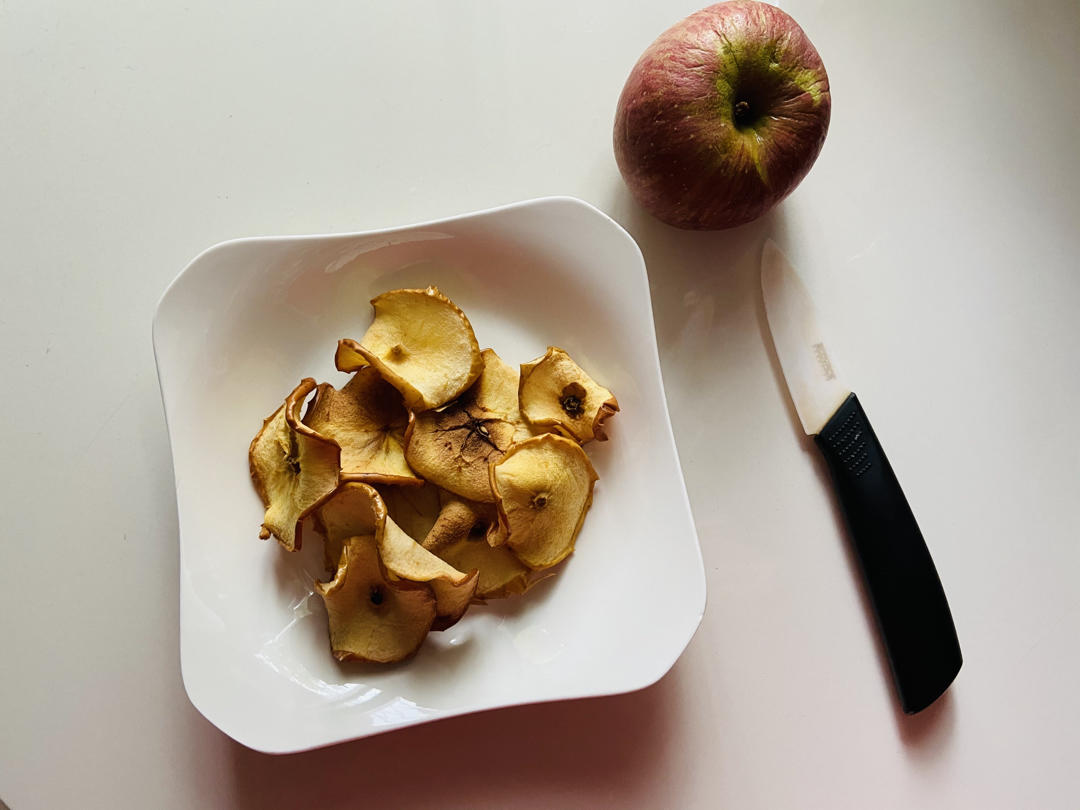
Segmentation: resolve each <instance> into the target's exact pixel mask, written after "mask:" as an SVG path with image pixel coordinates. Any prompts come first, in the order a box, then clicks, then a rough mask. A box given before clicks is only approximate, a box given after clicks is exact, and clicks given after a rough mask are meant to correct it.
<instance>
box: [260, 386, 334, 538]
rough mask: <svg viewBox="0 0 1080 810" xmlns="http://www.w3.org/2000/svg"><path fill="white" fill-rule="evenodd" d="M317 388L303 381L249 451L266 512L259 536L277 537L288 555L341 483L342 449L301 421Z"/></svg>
mask: <svg viewBox="0 0 1080 810" xmlns="http://www.w3.org/2000/svg"><path fill="white" fill-rule="evenodd" d="M314 389H315V381H314V380H313V379H311V378H310V377H309V378H306V379H304V380H302V381H301V382H300V385H298V386H297V387H296V388H295V389H294V390H293V392H292V393H291V394H289V396H288V397H287V398H286V400H285V404H284V405H282V406H281V407H280V408H278V409H277V410H276V411H274V413H273V414H272V415H271V416H269V417H267V418H266V419H265V420H264V421H263V426H262V429H261V430H260V431H259V432H258V434H257V435H256V436H255V438H254V439H252V441H251V446H250V448H249V449H248V467H249V469H250V472H251V480H252V483H254V485H255V491H256V492H258V493H259V497H260V498H261V499H262V502H263V506H264V507H265V508H266V513H265V514H264V515H263V523H262V530H261V532H260V535H259V536H260V537H262V538H264V539H265V538H267V537H269V536H270V535H273V536H274V537H276V538H277V540H278V542H279V543H280V544H281V545H282V547H283V548H284V549H285V550H287V551H295V550H296V549H298V548H300V543H301V539H302V538H301V523H302V521H303V519H304V517H305V516H306V515H307V514H308V513H309V512H310V511H311V509H312V507H314V506H315V505H316V504H317V503H318V502H319V501H320V500H321V499H322V498H324V497H325V496H327V495H329V494H330V493H331V492H333V490H334V488H335V487H336V486H337V482H338V470H339V467H340V463H341V448H340V447H339V446H338V445H337V443H336V442H334V441H333V440H332V439H328V438H326V437H324V436H320V435H319V434H318V433H316V432H315V431H313V430H312V429H311V428H309V427H308V426H307V425H305V424H303V423H302V422H301V421H300V409H301V407H302V406H303V404H304V400H305V399H306V398H307V396H308V394H310V393H311V392H312V391H313V390H314Z"/></svg>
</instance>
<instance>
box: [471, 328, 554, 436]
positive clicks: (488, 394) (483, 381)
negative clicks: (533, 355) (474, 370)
mask: <svg viewBox="0 0 1080 810" xmlns="http://www.w3.org/2000/svg"><path fill="white" fill-rule="evenodd" d="M480 358H481V359H482V360H483V361H484V370H483V371H481V372H480V376H479V377H478V378H477V380H476V382H475V383H473V384H472V386H471V387H470V388H469V390H468V391H466V392H465V393H464V394H462V396H461V401H462V403H464V404H466V405H476V406H477V407H479V408H480V410H482V411H485V412H487V413H492V414H497V415H498V416H499V417H500V418H501V419H503V420H504V421H507V422H510V423H511V424H512V425H513V426H514V437H513V439H514V441H515V442H520V441H524V440H525V439H528V438H530V437H532V436H535V435H538V434H539V433H548V432H550V431H549V430H547V429H538V428H534V427H533V426H532V425H530V424H529V422H528V421H527V420H526V419H525V417H524V416H522V415H521V407H520V405H519V400H518V388H519V387H520V381H521V375H520V374H519V372H518V370H517V369H516V368H514V367H513V366H511V365H510V364H509V363H507V362H505V361H504V360H503V359H502V358H501V357H499V355H497V354H496V353H495V351H494V350H493V349H484V350H483V351H482V352H480Z"/></svg>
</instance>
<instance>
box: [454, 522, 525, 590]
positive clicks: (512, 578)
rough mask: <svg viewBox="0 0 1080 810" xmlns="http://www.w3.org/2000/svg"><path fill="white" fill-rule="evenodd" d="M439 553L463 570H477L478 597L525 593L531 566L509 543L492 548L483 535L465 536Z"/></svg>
mask: <svg viewBox="0 0 1080 810" xmlns="http://www.w3.org/2000/svg"><path fill="white" fill-rule="evenodd" d="M438 554H439V556H440V557H442V558H443V559H444V560H446V561H447V562H448V563H450V564H451V565H452V566H454V567H455V568H457V569H459V570H462V571H472V570H476V571H479V572H480V579H479V581H478V582H477V584H476V597H477V598H478V599H501V598H503V597H505V596H510V595H511V594H519V593H525V591H526V590H527V589H528V587H529V572H530V569H529V568H528V567H527V566H525V565H524V564H523V563H522V562H521V560H519V559H518V558H517V555H516V554H514V552H513V551H511V550H510V549H509V548H508V547H506V546H502V547H500V548H492V547H491V546H490V545H488V544H487V543H486V542H485V541H484V538H483V537H476V538H472V537H464V538H462V539H460V540H456V541H454V542H453V543H450V544H449V545H447V546H444V547H443V548H442V549H441V550H440V551H439V552H438Z"/></svg>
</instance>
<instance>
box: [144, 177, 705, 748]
mask: <svg viewBox="0 0 1080 810" xmlns="http://www.w3.org/2000/svg"><path fill="white" fill-rule="evenodd" d="M429 284H434V285H436V286H438V287H439V288H440V289H441V290H442V291H443V292H444V293H446V294H447V295H448V296H449V297H450V298H451V299H453V300H454V301H455V302H456V303H457V304H458V305H459V306H460V307H461V308H462V309H464V311H465V312H466V313H467V315H468V316H469V319H470V320H471V322H472V324H473V327H474V329H475V331H476V335H477V338H478V340H479V341H480V345H481V347H487V346H491V347H493V348H494V349H495V350H496V351H497V352H498V353H499V354H500V355H501V356H502V358H503V359H504V360H506V361H507V362H509V363H511V364H512V365H514V364H517V363H521V362H525V361H527V360H531V359H532V358H534V357H537V356H539V355H541V354H543V352H544V351H545V350H546V348H547V347H548V346H549V345H558V346H561V347H563V348H564V349H566V350H567V351H568V352H569V353H570V354H571V355H572V356H573V357H574V358H575V359H577V360H578V362H579V363H580V364H581V365H582V366H583V367H584V368H585V369H587V370H588V371H589V372H590V373H591V374H592V376H594V377H595V378H596V379H597V380H599V381H601V382H602V383H603V384H604V385H606V386H608V387H609V388H611V389H612V390H613V391H614V392H615V393H616V395H617V396H618V398H619V403H620V405H621V406H622V411H621V412H620V413H619V414H617V415H616V416H615V417H614V418H613V419H612V420H611V421H610V422H609V425H610V426H611V428H610V434H611V440H610V441H608V442H604V443H600V442H592V443H590V444H588V445H586V449H587V451H588V453H589V455H590V457H591V458H592V460H593V463H594V465H595V467H596V470H597V472H598V473H599V475H600V480H599V482H598V484H597V486H596V493H595V498H594V502H593V506H592V509H591V510H590V512H589V514H588V517H587V518H586V520H585V525H584V527H583V529H582V531H581V534H580V536H579V538H578V542H577V550H576V551H575V553H574V554H573V555H572V556H571V557H570V559H569V560H567V561H566V563H564V564H563V565H562V566H560V567H559V569H558V574H557V576H554V577H551V578H549V579H547V580H545V581H544V582H543V583H541V584H540V585H538V586H537V587H535V588H534V589H533V590H531V591H530V592H529V593H528V594H526V595H525V596H523V597H518V598H513V599H510V600H503V601H501V602H495V603H492V604H490V605H487V606H476V607H473V608H472V609H471V610H470V611H469V613H468V614H467V615H466V616H465V618H464V619H463V620H462V621H461V622H460V623H458V624H457V625H455V626H454V627H453V628H451V629H449V630H446V631H444V632H441V633H432V634H430V635H429V636H428V639H427V641H425V643H424V645H423V647H422V648H421V649H420V652H419V653H418V654H417V655H416V656H415V657H414V658H412V659H411V660H409V661H407V662H404V663H402V664H399V665H395V666H390V667H377V666H373V665H361V664H339V663H338V662H336V661H335V660H334V659H333V658H332V657H331V655H330V650H329V644H328V640H327V630H326V614H325V611H324V609H323V606H322V602H321V600H320V598H319V597H318V596H317V595H315V594H314V593H313V588H312V585H313V583H314V581H315V579H316V578H317V577H322V576H323V570H322V565H321V557H320V555H321V550H320V549H319V548H313V547H316V546H318V545H319V544H318V543H308V544H307V546H306V547H305V549H304V550H303V551H301V552H299V553H297V554H287V553H285V552H283V551H282V550H281V549H280V548H278V546H277V545H276V544H275V543H273V542H269V543H264V542H260V541H259V540H258V539H257V532H258V527H259V523H260V521H261V515H262V506H261V504H260V502H259V499H258V497H257V496H256V494H255V492H254V490H253V489H252V486H251V481H250V479H249V477H248V467H247V447H248V443H249V441H250V440H251V437H252V436H253V435H254V434H255V432H256V431H257V430H258V428H259V426H260V424H261V423H262V419H263V417H265V416H266V415H267V414H269V413H270V412H271V411H273V410H274V408H275V407H276V405H277V404H278V403H280V401H281V400H282V398H283V397H284V395H285V394H286V393H287V392H288V391H290V390H291V389H292V388H293V387H294V386H295V385H296V383H297V381H298V380H299V379H300V378H302V377H305V376H314V377H316V378H317V379H319V380H328V381H331V382H333V383H334V384H335V385H338V386H340V385H341V383H342V382H343V381H344V379H346V376H345V375H342V374H340V373H339V372H337V371H336V370H335V368H334V364H333V355H334V349H335V347H336V343H337V340H338V338H341V337H355V338H359V337H360V336H361V335H363V333H364V331H365V330H366V328H367V325H368V324H369V323H370V321H371V317H372V315H371V307H370V304H369V300H370V299H371V298H373V297H374V296H375V295H377V294H379V293H381V292H385V291H386V290H390V289H395V288H400V287H425V286H427V285H429ZM154 351H155V355H156V358H157V365H158V375H159V378H160V382H161V391H162V397H163V399H164V402H165V412H166V417H167V421H168V425H169V435H170V441H171V444H172V454H173V465H174V470H175V478H176V499H177V509H178V514H179V530H180V551H181V564H180V580H181V581H180V646H181V666H182V670H183V679H184V684H185V687H186V688H187V692H188V695H189V696H190V698H191V701H192V703H193V704H194V705H195V706H196V708H198V709H199V711H201V712H202V713H203V714H204V715H205V716H206V717H207V719H209V720H210V722H212V723H214V724H215V725H216V726H218V727H219V728H220V729H221V730H222V731H224V732H225V733H226V734H228V735H229V736H231V737H233V738H234V739H236V740H238V741H239V742H241V743H243V744H244V745H247V746H249V747H251V748H254V749H257V750H260V751H266V752H274V753H285V752H290V751H301V750H305V749H310V748H316V747H319V746H324V745H329V744H332V743H336V742H342V741H345V740H350V739H355V738H357V737H364V736H367V735H370V734H376V733H379V732H383V731H389V730H392V729H396V728H401V727H404V726H408V725H413V724H416V723H421V722H425V721H428V720H434V719H437V718H443V717H451V716H454V715H459V714H465V713H467V712H474V711H480V710H484V709H493V708H498V707H502V706H511V705H518V704H523V703H533V702H539V701H550V700H562V699H567V698H580V697H591V696H598V695H610V694H617V693H621V692H628V691H632V690H635V689H640V688H643V687H645V686H648V685H650V684H652V683H654V682H655V681H657V680H658V679H659V678H660V677H662V676H663V675H664V673H665V672H667V671H668V669H670V667H671V666H672V664H674V663H675V660H676V659H677V658H678V656H679V655H680V654H681V653H682V651H683V649H685V647H686V645H687V644H688V643H689V641H690V638H691V637H692V635H693V633H694V631H695V630H696V629H697V626H698V624H699V623H700V621H701V616H702V613H703V611H704V608H705V575H704V568H703V566H702V561H701V552H700V549H699V547H698V541H697V535H696V532H695V530H694V524H693V518H692V516H691V513H690V506H689V502H688V500H687V496H686V489H685V486H684V484H683V478H682V471H681V469H680V467H679V461H678V456H677V452H676V449H675V442H674V438H673V436H672V431H671V424H670V421H669V418H668V411H667V404H666V402H665V399H664V389H663V382H662V380H661V376H660V365H659V359H658V355H657V350H656V338H655V333H654V329H653V320H652V309H651V304H650V300H649V287H648V279H647V276H646V273H645V264H644V261H643V259H642V256H641V252H640V251H639V250H638V247H637V245H636V244H635V243H634V241H633V240H632V239H631V238H630V236H629V234H627V233H626V232H625V231H624V230H623V229H622V228H620V227H619V225H618V224H616V223H615V222H614V221H613V220H611V219H610V218H609V217H607V216H606V215H605V214H603V213H601V212H600V211H598V210H597V209H595V208H593V207H592V206H590V205H588V204H587V203H584V202H582V201H580V200H576V199H572V198H566V197H554V198H545V199H539V200H531V201H527V202H522V203H516V204H513V205H508V206H505V207H502V208H496V209H492V210H488V211H481V212H479V213H474V214H466V215H463V216H458V217H453V218H450V219H446V220H441V221H438V222H429V223H424V224H421V225H413V226H408V227H402V228H392V229H388V230H381V231H371V232H367V233H357V234H342V235H330V236H296V237H266V238H252V239H239V240H235V241H230V242H224V243H222V244H219V245H216V246H214V247H212V248H210V249H209V250H207V251H206V252H204V253H203V254H202V255H200V256H198V257H197V258H196V259H195V260H194V261H192V262H191V264H189V265H188V266H187V268H185V269H184V271H183V272H181V273H180V275H179V276H177V278H176V279H175V281H173V283H172V285H171V286H170V287H169V289H168V290H167V291H166V292H165V294H164V296H163V297H162V299H161V301H160V303H159V304H158V309H157V313H156V315H155V317H154Z"/></svg>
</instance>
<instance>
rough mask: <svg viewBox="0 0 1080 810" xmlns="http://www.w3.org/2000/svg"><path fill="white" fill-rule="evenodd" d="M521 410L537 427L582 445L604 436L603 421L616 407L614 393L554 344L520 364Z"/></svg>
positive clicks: (617, 404) (611, 414) (616, 402)
mask: <svg viewBox="0 0 1080 810" xmlns="http://www.w3.org/2000/svg"><path fill="white" fill-rule="evenodd" d="M519 398H520V401H521V411H522V413H524V414H525V418H526V419H528V420H529V422H530V423H532V424H533V425H534V426H537V427H553V428H554V429H556V430H557V431H559V432H560V433H562V434H563V435H564V436H569V437H570V438H572V439H575V440H577V441H578V442H579V443H581V444H584V443H585V442H587V441H589V440H590V439H593V438H596V439H599V440H600V441H604V440H606V439H607V434H606V433H605V432H604V422H605V421H606V420H607V419H608V418H610V417H611V416H613V415H614V414H615V412H616V411H618V410H619V403H618V401H617V400H616V399H615V395H614V394H612V393H611V392H610V391H609V390H607V389H606V388H604V387H603V386H602V385H599V384H598V383H597V382H596V381H595V380H593V378H592V377H590V376H589V375H588V374H586V373H585V372H584V371H583V370H582V369H581V367H580V366H579V365H578V364H577V363H575V362H574V361H573V360H571V359H570V355H568V354H567V353H566V352H564V351H563V350H562V349H560V348H558V347H557V346H550V347H549V348H548V350H547V354H545V355H544V356H543V357H539V358H537V359H536V360H533V361H532V362H531V363H523V364H522V366H521V388H520V390H519Z"/></svg>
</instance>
